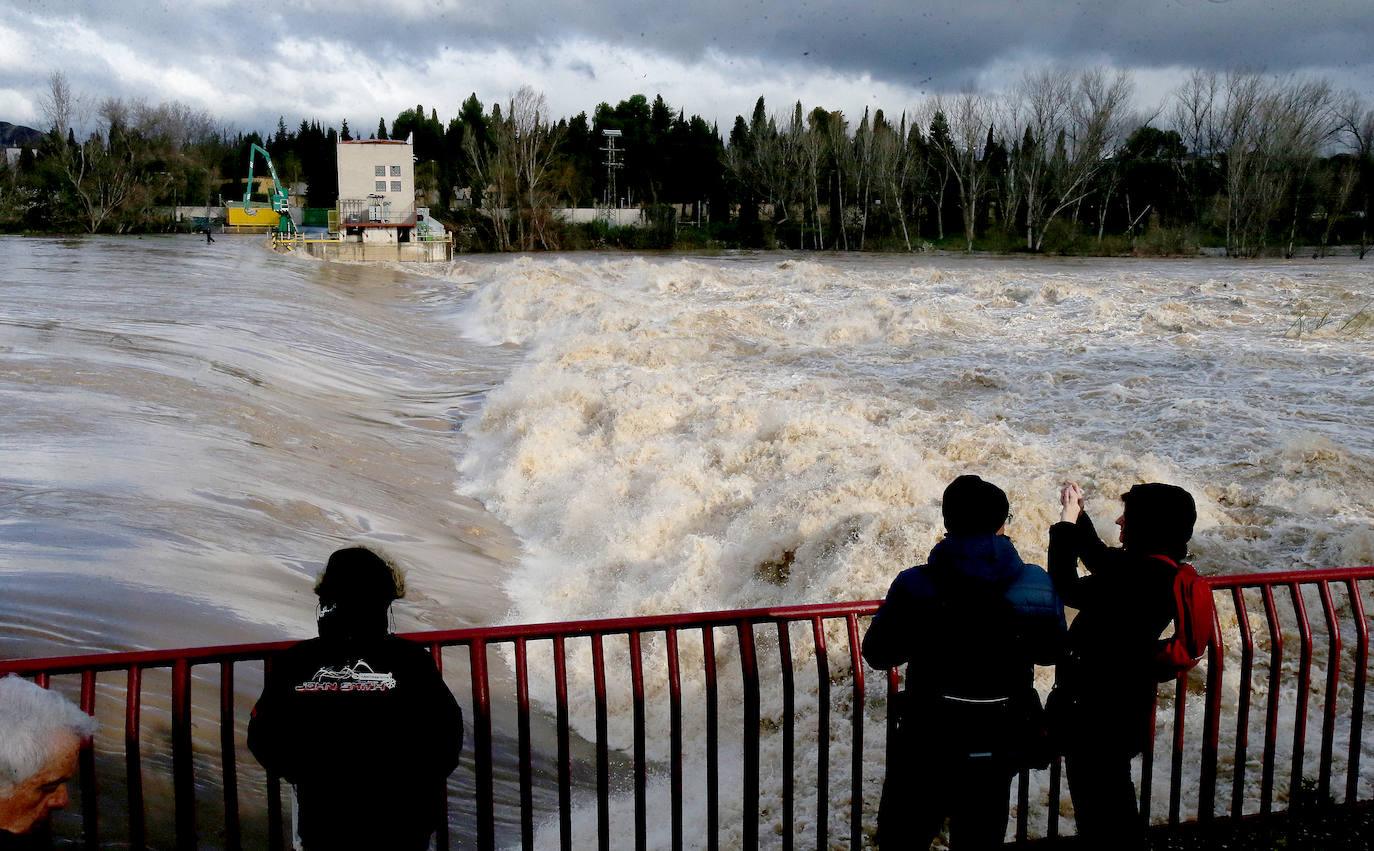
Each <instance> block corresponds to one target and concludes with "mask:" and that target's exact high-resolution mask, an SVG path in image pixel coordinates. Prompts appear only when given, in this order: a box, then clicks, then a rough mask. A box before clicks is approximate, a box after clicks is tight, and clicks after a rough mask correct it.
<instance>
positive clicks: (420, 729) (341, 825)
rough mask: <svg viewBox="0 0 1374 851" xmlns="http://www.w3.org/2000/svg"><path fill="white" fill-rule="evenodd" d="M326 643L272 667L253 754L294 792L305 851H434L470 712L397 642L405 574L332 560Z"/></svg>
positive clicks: (355, 553) (353, 559) (312, 643)
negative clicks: (397, 606)
mask: <svg viewBox="0 0 1374 851" xmlns="http://www.w3.org/2000/svg"><path fill="white" fill-rule="evenodd" d="M315 593H316V595H318V597H319V608H318V625H319V633H320V634H319V637H318V638H312V639H310V640H308V641H302V642H300V643H299V644H296V645H293V646H292V647H290V648H288V649H287V650H285V651H283V652H281V653H280V654H278V655H277V656H275V657H274V658H273V659H272V664H271V666H270V668H269V669H268V673H267V681H266V683H265V685H264V686H263V690H262V696H261V697H260V698H258V702H257V705H256V706H254V707H253V715H252V718H251V720H250V721H249V723H248V748H249V750H251V751H252V752H253V755H254V756H255V757H257V758H258V761H259V762H261V763H262V765H263V767H264V768H266V769H267V771H268V772H269V773H270V774H272V775H275V776H279V777H283V778H285V779H286V780H287V781H288V782H290V783H292V784H293V785H294V786H295V794H296V802H297V804H298V810H299V821H298V823H297V826H296V832H297V834H298V836H299V838H300V842H301V847H304V848H305V849H307V850H308V849H320V848H327V849H354V848H357V849H363V848H368V849H372V848H396V849H414V851H420V849H424V848H428V847H429V843H430V836H431V834H433V832H434V829H435V826H436V825H437V823H438V820H439V819H440V818H442V817H443V814H444V793H445V789H444V785H445V780H446V778H447V777H448V776H449V774H451V773H452V772H453V769H454V768H455V767H456V766H457V765H458V754H459V752H460V751H461V749H462V746H463V713H462V710H461V709H460V708H459V707H458V703H457V701H455V700H454V699H453V693H452V692H451V691H449V688H448V686H447V685H446V684H445V683H444V680H443V677H441V676H440V675H439V670H438V668H437V667H436V666H435V664H434V658H433V657H432V656H431V655H430V653H429V650H428V649H426V648H425V647H423V646H422V645H419V644H415V643H413V642H411V641H407V640H405V639H403V638H398V637H397V636H395V635H392V634H391V632H392V630H391V627H390V622H389V617H388V615H389V613H390V610H391V604H392V602H393V601H395V600H398V599H400V598H401V597H403V596H405V579H404V576H403V575H402V573H401V572H400V570H398V569H397V568H396V567H395V566H393V565H392V564H390V563H389V562H388V561H386V560H385V559H383V558H382V557H381V556H379V555H377V554H376V553H374V552H373V551H372V550H370V549H367V548H366V547H349V548H346V549H342V550H338V551H336V552H335V553H334V554H333V555H331V556H330V557H329V562H328V563H327V564H326V566H325V569H324V572H323V573H321V574H320V578H319V580H318V581H317V582H316V584H315Z"/></svg>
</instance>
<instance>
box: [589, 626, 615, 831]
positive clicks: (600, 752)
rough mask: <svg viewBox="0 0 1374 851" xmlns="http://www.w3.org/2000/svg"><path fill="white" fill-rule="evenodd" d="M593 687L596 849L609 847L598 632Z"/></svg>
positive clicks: (602, 675)
mask: <svg viewBox="0 0 1374 851" xmlns="http://www.w3.org/2000/svg"><path fill="white" fill-rule="evenodd" d="M592 687H593V690H594V693H595V703H596V847H597V848H599V849H601V851H610V847H611V802H610V798H611V755H610V743H609V742H608V741H607V737H608V731H607V727H608V719H607V718H606V657H605V649H604V647H603V643H602V636H601V633H600V632H594V633H592Z"/></svg>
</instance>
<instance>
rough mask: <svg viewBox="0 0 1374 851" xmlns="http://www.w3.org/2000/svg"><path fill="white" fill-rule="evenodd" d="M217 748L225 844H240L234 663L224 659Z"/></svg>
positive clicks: (229, 846) (235, 846)
mask: <svg viewBox="0 0 1374 851" xmlns="http://www.w3.org/2000/svg"><path fill="white" fill-rule="evenodd" d="M219 749H220V765H221V766H222V774H223V775H224V845H225V847H226V848H230V849H235V851H237V849H238V848H239V847H240V845H241V844H242V839H241V835H240V830H239V778H238V760H237V758H236V755H235V753H234V663H233V661H231V660H225V661H223V662H221V663H220V669H219Z"/></svg>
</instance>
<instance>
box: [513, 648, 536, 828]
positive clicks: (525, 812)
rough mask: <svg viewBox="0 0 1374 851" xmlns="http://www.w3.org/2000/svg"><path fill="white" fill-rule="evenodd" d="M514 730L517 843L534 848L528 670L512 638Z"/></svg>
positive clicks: (522, 652) (532, 770) (524, 650)
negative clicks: (517, 766)
mask: <svg viewBox="0 0 1374 851" xmlns="http://www.w3.org/2000/svg"><path fill="white" fill-rule="evenodd" d="M515 706H516V722H515V723H516V730H517V735H518V736H519V740H520V741H519V745H520V845H521V847H522V848H524V849H526V851H529V849H532V848H534V766H533V757H532V755H531V753H530V673H529V659H528V657H527V649H526V646H525V639H524V638H523V637H522V638H517V639H515Z"/></svg>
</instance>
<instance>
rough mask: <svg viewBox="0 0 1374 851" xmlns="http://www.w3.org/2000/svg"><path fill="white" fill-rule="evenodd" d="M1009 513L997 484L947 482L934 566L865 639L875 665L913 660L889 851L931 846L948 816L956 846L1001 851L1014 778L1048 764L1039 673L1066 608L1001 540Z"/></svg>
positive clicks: (885, 808) (878, 618)
mask: <svg viewBox="0 0 1374 851" xmlns="http://www.w3.org/2000/svg"><path fill="white" fill-rule="evenodd" d="M1007 508H1008V503H1007V495H1006V493H1004V492H1003V491H1002V489H1001V488H999V487H997V486H996V485H994V484H992V483H991V482H986V481H983V480H982V479H980V478H979V477H977V476H971V475H964V476H959V477H958V478H956V479H955V480H954V481H952V482H950V484H949V486H948V487H946V488H945V492H944V497H943V499H942V501H941V503H940V511H941V514H942V515H943V516H944V521H945V531H946V532H947V534H946V535H945V537H944V539H943V540H942V541H940V542H939V543H938V544H936V545H935V548H934V549H932V550H931V551H930V554H929V555H928V556H927V558H926V563H925V564H923V565H920V566H918V567H912V568H909V569H907V570H903V571H902V572H901V573H899V574H898V575H897V578H896V579H895V580H893V582H892V587H891V588H890V589H889V590H888V592H887V598H886V599H885V600H883V604H882V606H881V607H879V609H878V611H877V613H876V614H875V615H874V616H873V622H872V623H871V624H870V625H869V627H868V630H867V632H865V633H864V638H863V657H864V660H865V661H867V662H868V664H869V665H871V666H873V667H874V668H877V669H879V670H882V669H886V668H894V667H897V666H898V665H901V664H903V663H909V664H907V674H906V687H905V689H904V690H903V691H902V693H901V694H900V695H894V696H893V700H894V706H893V707H892V709H891V710H890V711H892V712H893V713H894V714H895V715H896V716H897V726H896V730H895V731H894V732H893V734H892V736H891V737H890V738H889V740H888V762H887V776H886V778H885V780H884V782H883V794H882V801H881V803H880V804H879V807H878V833H877V837H876V840H877V843H878V845H879V846H880V847H882V848H884V849H893V848H897V849H912V848H928V847H930V844H931V842H932V840H934V839H935V837H936V836H938V835H939V833H940V830H941V828H942V827H943V825H944V823H945V819H946V818H948V819H949V824H950V827H949V831H950V840H951V842H953V843H954V845H953V847H955V848H960V849H977V848H1000V847H1001V846H1002V843H1003V842H1004V840H1005V838H1006V828H1007V820H1008V799H1009V794H1008V791H1009V787H1010V783H1011V778H1012V776H1013V775H1014V774H1015V773H1016V771H1017V770H1018V769H1019V768H1020V767H1022V766H1031V765H1039V764H1040V763H1041V761H1042V753H1041V752H1042V751H1043V748H1039V747H1033V746H1034V745H1036V744H1038V743H1039V741H1038V740H1039V739H1040V738H1042V737H1040V736H1038V735H1036V734H1037V733H1038V732H1040V729H1041V728H1040V727H1039V726H1038V722H1039V716H1040V712H1039V710H1040V697H1039V694H1038V693H1037V692H1036V690H1035V686H1034V666H1035V665H1037V664H1040V665H1051V664H1054V662H1055V661H1056V660H1057V659H1058V657H1059V654H1060V652H1061V650H1062V647H1063V636H1064V607H1063V606H1062V605H1060V603H1059V598H1058V597H1056V596H1055V593H1054V585H1053V584H1052V583H1051V582H1050V578H1049V576H1048V575H1046V573H1045V571H1043V570H1041V569H1040V568H1039V567H1037V566H1035V565H1033V564H1026V563H1024V562H1022V561H1021V556H1020V555H1019V554H1018V553H1017V552H1016V547H1015V546H1013V545H1012V542H1011V540H1010V539H1008V538H1007V537H1006V536H1005V535H1004V534H1003V532H1004V531H1005V529H1004V527H1005V526H1006V524H1007V522H1008V520H1009V519H1010V517H1009V515H1008V512H1007ZM1042 767H1043V766H1042Z"/></svg>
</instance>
